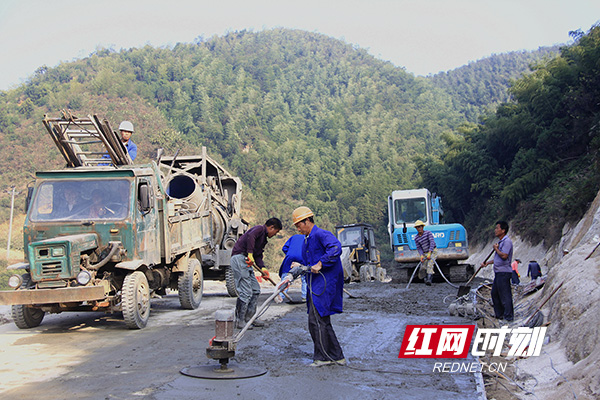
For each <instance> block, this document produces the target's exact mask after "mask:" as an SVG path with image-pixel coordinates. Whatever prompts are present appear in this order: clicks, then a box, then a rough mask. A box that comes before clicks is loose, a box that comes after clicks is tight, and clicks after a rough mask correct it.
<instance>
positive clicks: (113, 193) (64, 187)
mask: <svg viewBox="0 0 600 400" xmlns="http://www.w3.org/2000/svg"><path fill="white" fill-rule="evenodd" d="M130 187H131V185H130V182H129V181H128V180H126V179H86V180H75V179H69V180H56V181H45V182H43V183H42V184H41V185H40V186H39V187H38V189H37V191H36V193H35V197H34V198H33V199H32V202H31V207H30V210H29V214H30V215H29V218H30V219H31V220H32V221H61V220H119V219H124V218H126V217H127V215H128V213H129V199H130V195H129V194H130V191H131V189H130Z"/></svg>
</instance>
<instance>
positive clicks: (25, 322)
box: [11, 304, 45, 329]
mask: <svg viewBox="0 0 600 400" xmlns="http://www.w3.org/2000/svg"><path fill="white" fill-rule="evenodd" d="M11 314H12V319H13V321H14V322H15V325H16V326H17V328H19V329H29V328H35V327H36V326H39V325H40V324H41V323H42V320H43V319H44V314H45V313H44V312H43V311H42V310H40V309H39V308H31V307H27V306H24V305H21V304H19V305H14V306H12V307H11Z"/></svg>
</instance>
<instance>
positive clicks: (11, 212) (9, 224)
mask: <svg viewBox="0 0 600 400" xmlns="http://www.w3.org/2000/svg"><path fill="white" fill-rule="evenodd" d="M15 189H16V187H15V186H13V188H12V194H11V199H10V220H9V222H8V240H7V241H6V263H7V264H8V263H9V261H8V258H9V254H10V241H11V236H12V222H13V210H14V209H15V194H16V192H15Z"/></svg>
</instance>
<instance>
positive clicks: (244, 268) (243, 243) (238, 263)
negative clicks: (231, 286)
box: [231, 218, 282, 329]
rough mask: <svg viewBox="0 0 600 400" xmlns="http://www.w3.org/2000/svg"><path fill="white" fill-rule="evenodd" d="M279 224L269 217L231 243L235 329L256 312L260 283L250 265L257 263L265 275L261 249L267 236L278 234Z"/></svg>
mask: <svg viewBox="0 0 600 400" xmlns="http://www.w3.org/2000/svg"><path fill="white" fill-rule="evenodd" d="M281 227H282V225H281V221H280V220H279V219H277V218H270V219H268V220H267V222H265V224H264V225H257V226H254V227H252V228H250V229H249V230H248V231H247V232H246V233H244V234H243V235H242V236H241V237H240V238H239V239H238V241H237V242H236V244H235V246H233V250H232V251H231V270H232V271H233V277H234V279H235V288H236V290H237V292H238V299H237V303H236V305H235V318H236V323H235V324H236V327H237V328H240V329H241V328H243V327H244V325H245V323H246V322H248V321H249V320H250V319H251V318H252V317H253V316H254V313H256V306H257V303H258V296H259V295H260V285H259V284H258V281H257V280H256V276H255V275H254V268H253V266H254V264H256V265H257V266H258V267H259V268H260V269H261V270H262V271H263V275H265V276H268V274H269V272H268V270H267V269H266V267H265V264H264V262H263V251H264V248H265V246H266V244H267V239H269V238H272V237H273V236H275V235H277V233H278V232H279V231H280V230H281ZM253 325H254V326H262V325H263V324H262V323H261V322H258V321H254V323H253Z"/></svg>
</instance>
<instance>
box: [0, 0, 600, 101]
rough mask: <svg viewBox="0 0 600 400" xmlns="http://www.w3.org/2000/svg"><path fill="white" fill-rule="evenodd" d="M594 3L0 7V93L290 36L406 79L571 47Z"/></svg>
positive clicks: (31, 2)
mask: <svg viewBox="0 0 600 400" xmlns="http://www.w3.org/2000/svg"><path fill="white" fill-rule="evenodd" d="M598 21H600V1H599V0H296V1H289V0H212V1H206V0H0V90H8V89H11V88H14V87H16V86H18V85H19V84H21V83H24V82H26V80H27V79H28V78H29V77H30V76H31V75H32V74H33V73H34V72H35V70H37V69H38V68H39V67H40V66H42V65H46V66H48V67H54V66H56V65H58V64H59V63H60V62H68V61H73V60H76V59H81V58H85V57H87V56H89V55H90V53H93V52H94V51H95V50H97V49H99V48H112V49H114V50H116V51H118V50H120V49H127V48H131V47H143V46H145V45H151V46H154V47H169V46H174V45H175V44H177V43H180V42H181V43H192V42H194V40H195V39H197V38H199V37H204V38H205V39H208V38H210V37H212V36H214V35H217V36H223V35H225V34H226V33H228V32H234V31H240V30H244V29H246V30H250V31H254V32H258V31H262V30H266V29H273V28H279V27H283V28H290V29H301V30H305V31H309V32H318V33H322V34H325V35H327V36H331V37H333V38H336V39H340V40H343V41H344V42H346V43H349V44H353V45H355V46H357V47H360V48H363V49H365V50H367V51H368V52H369V54H371V55H373V56H375V57H376V58H378V59H381V60H384V61H390V62H391V63H393V64H394V65H396V66H397V67H402V68H405V69H406V71H407V72H410V73H413V74H415V75H423V76H426V75H429V74H436V73H437V72H440V71H448V70H451V69H455V68H458V67H460V66H462V65H466V64H468V63H469V62H471V61H476V60H479V59H482V58H485V57H487V56H490V55H492V54H500V53H506V52H509V51H519V50H535V49H537V48H538V47H541V46H551V45H555V44H567V43H570V37H569V31H573V30H578V29H581V30H582V31H584V32H587V31H588V30H589V29H590V28H591V27H592V25H594V24H596V23H597V22H598Z"/></svg>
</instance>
